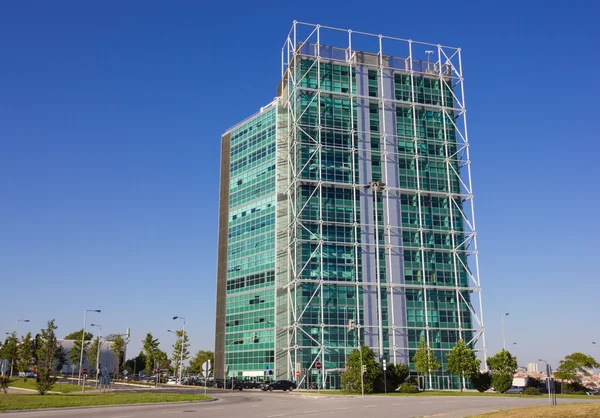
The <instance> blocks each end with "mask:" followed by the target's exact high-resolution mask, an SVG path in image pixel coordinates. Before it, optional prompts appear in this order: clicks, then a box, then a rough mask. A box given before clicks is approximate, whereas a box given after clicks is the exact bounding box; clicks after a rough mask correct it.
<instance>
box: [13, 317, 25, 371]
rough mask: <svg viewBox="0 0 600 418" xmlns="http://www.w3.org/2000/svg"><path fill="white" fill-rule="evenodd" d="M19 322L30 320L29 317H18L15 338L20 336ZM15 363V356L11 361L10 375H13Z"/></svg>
mask: <svg viewBox="0 0 600 418" xmlns="http://www.w3.org/2000/svg"><path fill="white" fill-rule="evenodd" d="M19 322H29V319H17V321H16V322H15V338H19ZM14 365H15V359H14V358H13V359H12V360H11V362H10V377H12V375H13V367H14Z"/></svg>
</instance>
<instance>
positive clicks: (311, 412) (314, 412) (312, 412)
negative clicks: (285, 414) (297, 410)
mask: <svg viewBox="0 0 600 418" xmlns="http://www.w3.org/2000/svg"><path fill="white" fill-rule="evenodd" d="M317 412H323V411H304V412H302V413H303V414H316V413H317Z"/></svg>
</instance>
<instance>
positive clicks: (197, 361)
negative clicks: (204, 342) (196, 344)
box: [190, 350, 215, 377]
mask: <svg viewBox="0 0 600 418" xmlns="http://www.w3.org/2000/svg"><path fill="white" fill-rule="evenodd" d="M208 360H210V373H212V372H213V368H214V366H215V353H214V352H212V351H204V350H198V352H197V353H196V354H195V355H194V357H192V359H191V360H190V371H191V372H192V373H201V374H202V375H203V376H204V370H202V365H203V364H204V363H205V362H206V361H208ZM204 377H208V376H204Z"/></svg>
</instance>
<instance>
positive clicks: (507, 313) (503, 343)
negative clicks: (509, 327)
mask: <svg viewBox="0 0 600 418" xmlns="http://www.w3.org/2000/svg"><path fill="white" fill-rule="evenodd" d="M508 315H510V313H509V312H506V313H505V314H504V315H502V346H503V347H504V349H505V350H506V339H505V338H504V317H505V316H508Z"/></svg>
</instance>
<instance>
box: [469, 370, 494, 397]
mask: <svg viewBox="0 0 600 418" xmlns="http://www.w3.org/2000/svg"><path fill="white" fill-rule="evenodd" d="M471 383H472V384H473V387H474V388H475V389H477V390H478V391H479V392H485V391H486V390H489V389H490V388H491V387H492V376H491V375H490V374H489V373H488V372H483V373H482V372H477V373H475V374H473V375H472V376H471Z"/></svg>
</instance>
